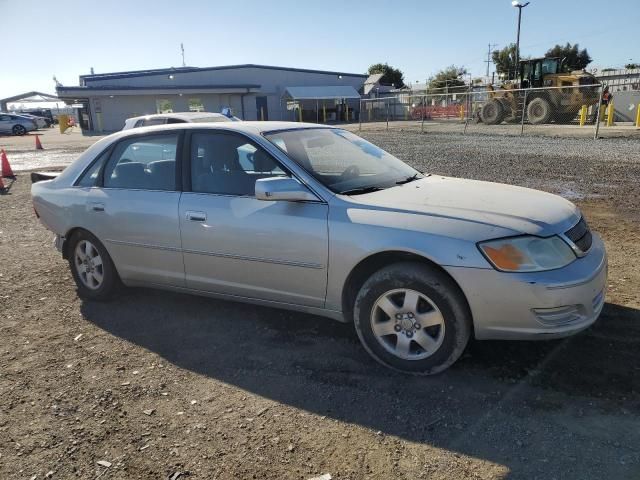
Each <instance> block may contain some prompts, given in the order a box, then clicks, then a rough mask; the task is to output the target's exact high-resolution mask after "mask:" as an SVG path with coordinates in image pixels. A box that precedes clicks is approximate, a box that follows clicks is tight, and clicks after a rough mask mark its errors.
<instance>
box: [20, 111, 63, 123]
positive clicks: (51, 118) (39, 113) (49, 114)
mask: <svg viewBox="0 0 640 480" xmlns="http://www.w3.org/2000/svg"><path fill="white" fill-rule="evenodd" d="M16 113H17V114H18V115H22V114H24V113H27V114H29V115H35V116H36V117H42V118H45V119H46V120H47V122H48V125H47V126H48V127H50V126H51V125H53V124H54V123H56V122H55V121H54V116H53V112H52V111H51V109H50V108H26V109H22V110H20V111H19V112H16Z"/></svg>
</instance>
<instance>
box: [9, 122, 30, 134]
mask: <svg viewBox="0 0 640 480" xmlns="http://www.w3.org/2000/svg"><path fill="white" fill-rule="evenodd" d="M11 131H12V132H13V134H14V135H20V136H22V135H24V134H25V133H27V129H26V128H24V127H23V126H22V125H14V126H13V128H12V129H11Z"/></svg>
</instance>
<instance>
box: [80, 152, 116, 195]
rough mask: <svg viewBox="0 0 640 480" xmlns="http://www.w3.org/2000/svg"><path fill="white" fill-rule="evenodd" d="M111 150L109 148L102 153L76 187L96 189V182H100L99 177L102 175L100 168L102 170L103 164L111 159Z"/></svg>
mask: <svg viewBox="0 0 640 480" xmlns="http://www.w3.org/2000/svg"><path fill="white" fill-rule="evenodd" d="M110 151H111V149H110V148H107V150H105V151H104V152H102V153H101V154H100V155H99V156H98V158H97V159H96V160H95V161H94V162H93V163H92V164H91V166H90V167H89V168H88V169H87V170H85V172H84V173H83V174H82V176H81V177H80V179H79V180H78V181H77V182H76V186H78V187H95V185H96V181H97V180H98V175H99V174H100V168H102V164H103V163H104V162H105V160H106V159H107V158H108V157H109V152H110Z"/></svg>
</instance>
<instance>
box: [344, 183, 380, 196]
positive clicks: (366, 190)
mask: <svg viewBox="0 0 640 480" xmlns="http://www.w3.org/2000/svg"><path fill="white" fill-rule="evenodd" d="M380 190H384V188H382V187H375V186H373V185H371V186H368V187H358V188H351V189H349V190H344V191H342V192H340V195H361V194H363V193H371V192H378V191H380Z"/></svg>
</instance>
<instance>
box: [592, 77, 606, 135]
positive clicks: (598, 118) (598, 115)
mask: <svg viewBox="0 0 640 480" xmlns="http://www.w3.org/2000/svg"><path fill="white" fill-rule="evenodd" d="M603 95H604V83H603V84H602V85H600V99H599V100H598V111H597V112H596V131H595V132H594V134H593V139H594V140H596V139H597V138H598V132H599V131H600V111H601V110H602V96H603Z"/></svg>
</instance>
